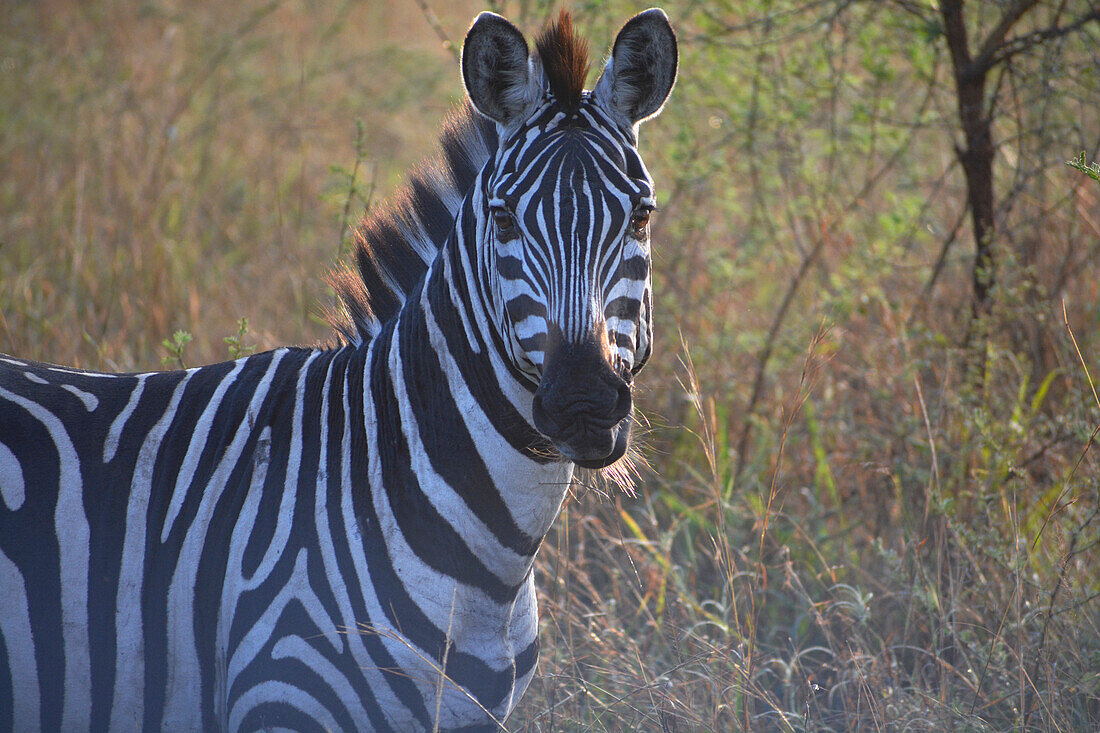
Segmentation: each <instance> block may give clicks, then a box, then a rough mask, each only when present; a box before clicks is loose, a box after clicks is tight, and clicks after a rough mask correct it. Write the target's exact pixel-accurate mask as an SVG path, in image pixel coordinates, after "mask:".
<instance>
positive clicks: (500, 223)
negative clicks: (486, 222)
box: [492, 209, 516, 238]
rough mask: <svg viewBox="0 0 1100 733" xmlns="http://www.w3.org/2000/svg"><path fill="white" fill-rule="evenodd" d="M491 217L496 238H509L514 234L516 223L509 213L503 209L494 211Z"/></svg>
mask: <svg viewBox="0 0 1100 733" xmlns="http://www.w3.org/2000/svg"><path fill="white" fill-rule="evenodd" d="M492 215H493V226H494V227H495V228H496V230H497V236H498V237H505V238H509V237H511V236H512V235H513V234H515V233H516V221H515V219H513V218H512V215H511V214H510V213H508V212H507V211H504V210H503V209H495V210H494V211H493V212H492Z"/></svg>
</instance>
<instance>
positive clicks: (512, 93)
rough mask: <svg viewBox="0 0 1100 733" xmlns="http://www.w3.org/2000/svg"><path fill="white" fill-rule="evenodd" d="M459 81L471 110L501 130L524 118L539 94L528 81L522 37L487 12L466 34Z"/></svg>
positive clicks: (527, 57) (527, 56)
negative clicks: (472, 107)
mask: <svg viewBox="0 0 1100 733" xmlns="http://www.w3.org/2000/svg"><path fill="white" fill-rule="evenodd" d="M462 81H463V83H465V85H466V93H467V94H468V95H470V101H471V102H473V105H474V108H475V109H476V110H477V111H478V112H480V113H481V114H483V115H485V116H486V117H488V118H489V119H491V120H494V121H496V122H497V123H499V124H500V125H503V126H505V127H507V126H509V125H511V124H512V123H514V122H517V121H519V120H520V119H523V118H526V116H527V112H528V110H529V109H530V108H531V107H532V106H533V105H534V103H535V102H537V101H538V99H539V96H540V93H541V88H540V86H539V85H538V84H536V83H535V81H534V80H533V78H532V69H531V61H530V52H529V51H528V49H527V41H526V40H524V38H523V34H522V33H520V31H519V29H518V28H516V27H515V26H514V25H512V24H511V23H510V22H508V21H507V20H506V19H505V18H502V17H501V16H499V15H497V14H496V13H490V12H488V11H486V12H483V13H481V15H479V16H477V19H476V20H474V24H473V25H472V26H470V30H469V31H468V32H467V33H466V40H465V42H464V43H463V44H462Z"/></svg>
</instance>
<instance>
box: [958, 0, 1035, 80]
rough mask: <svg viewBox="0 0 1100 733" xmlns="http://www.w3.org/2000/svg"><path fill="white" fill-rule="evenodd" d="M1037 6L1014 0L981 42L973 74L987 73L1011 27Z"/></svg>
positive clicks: (1026, 0)
mask: <svg viewBox="0 0 1100 733" xmlns="http://www.w3.org/2000/svg"><path fill="white" fill-rule="evenodd" d="M1036 5H1038V0H1016V2H1014V3H1012V5H1010V6H1009V7H1008V9H1007V10H1005V13H1004V15H1002V16H1001V19H1000V20H999V21H997V25H996V26H994V27H993V30H992V31H990V32H989V35H988V36H986V38H985V40H984V41H982V46H981V50H980V51H978V55H977V56H976V57H975V58H974V61H973V64H974V68H973V71H974V73H977V74H984V73H985V72H987V71H989V69H990V68H991V67H992V66H993V64H994V62H995V58H994V57H995V56H996V54H997V51H999V50H1000V49H1001V46H1002V45H1003V44H1004V40H1005V36H1007V35H1008V32H1009V31H1010V30H1012V26H1014V25H1016V23H1017V22H1019V20H1020V18H1022V17H1024V16H1025V15H1027V13H1028V11H1029V10H1031V9H1032V8H1034V7H1035V6H1036Z"/></svg>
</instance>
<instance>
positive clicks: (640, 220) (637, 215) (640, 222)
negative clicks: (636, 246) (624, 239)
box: [630, 209, 652, 239]
mask: <svg viewBox="0 0 1100 733" xmlns="http://www.w3.org/2000/svg"><path fill="white" fill-rule="evenodd" d="M651 213H652V211H651V210H650V209H639V210H638V211H635V212H634V214H633V215H631V217H630V233H631V234H633V235H634V236H635V237H637V238H638V239H641V238H643V237H645V233H646V227H647V226H649V215H650V214H651Z"/></svg>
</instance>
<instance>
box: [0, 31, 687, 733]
mask: <svg viewBox="0 0 1100 733" xmlns="http://www.w3.org/2000/svg"><path fill="white" fill-rule="evenodd" d="M677 53H678V52H677V42H676V36H675V34H674V32H673V30H672V27H671V25H670V23H669V21H668V18H667V17H666V15H665V14H664V13H663V12H662V11H661V10H659V9H651V10H647V11H645V12H643V13H640V14H638V15H636V16H634V17H633V18H631V19H630V20H629V21H628V22H626V24H625V25H624V26H623V27H622V28H621V30H620V31H619V33H618V35H617V36H616V39H615V41H614V44H613V46H612V48H611V51H610V54H609V56H608V60H607V61H606V64H605V66H604V68H603V70H602V73H601V75H600V76H599V78H598V80H597V81H596V83H595V85H594V87H593V88H592V89H591V90H586V89H585V88H584V83H585V78H586V74H587V72H588V69H589V59H588V53H587V43H586V42H585V41H584V40H583V39H582V38H581V37H580V36H579V35H578V34H577V33H576V31H575V29H574V26H573V22H572V19H571V17H570V15H569V14H568V13H566V12H564V11H563V12H562V13H561V14H560V16H559V17H558V18H557V19H556V20H554V21H553V22H551V23H550V24H549V25H548V26H547V27H546V29H545V30H544V31H543V32H542V33H541V34H540V35H539V36H538V37H537V38H536V40H535V49H534V52H532V51H531V50H530V49H529V47H528V45H527V41H526V40H525V38H524V36H523V34H522V33H521V32H520V31H519V29H517V28H516V26H514V25H513V24H512V23H511V22H509V21H508V20H506V19H505V18H503V17H501V16H499V15H495V14H492V13H488V12H486V13H482V14H480V15H479V16H478V17H477V18H476V19H475V21H474V22H473V24H472V25H471V27H470V29H469V31H468V33H467V35H466V38H465V42H464V46H463V53H462V60H461V70H462V78H463V82H464V86H465V90H466V93H467V102H466V103H465V104H464V105H463V106H462V107H460V108H459V109H458V110H457V111H456V112H455V113H453V116H452V118H451V119H450V121H449V122H448V123H447V124H446V125H445V128H444V130H443V132H442V135H441V148H442V155H441V156H440V158H439V160H438V162H437V164H436V165H434V166H424V167H422V168H420V169H418V171H417V172H415V173H414V174H413V175H412V177H411V179H410V182H409V183H408V185H407V188H405V189H404V190H403V192H402V193H399V194H398V195H397V196H396V197H395V199H394V201H393V202H391V203H390V204H389V206H388V208H386V209H385V210H382V211H378V212H375V213H372V214H370V215H369V216H368V217H365V219H364V221H363V222H362V223H361V224H360V225H359V227H358V230H357V231H358V244H357V248H356V251H355V255H354V263H353V264H352V265H351V266H344V267H343V268H342V269H339V270H337V271H336V272H335V273H333V274H332V275H331V282H332V284H333V286H334V288H335V290H336V292H337V294H338V296H339V298H338V306H337V310H336V312H335V313H333V314H332V321H333V325H334V327H335V332H336V339H335V341H334V342H333V343H332V344H330V345H329V346H327V347H324V348H322V347H318V348H301V347H292V348H280V349H276V350H274V351H269V352H266V353H261V354H256V355H251V356H248V357H246V358H241V359H238V360H235V361H230V362H226V363H221V364H213V365H209V366H202V367H197V368H192V369H186V370H182V371H170V372H151V373H133V374H103V373H96V372H91V371H81V370H77V369H70V368H64V367H59V366H53V365H49V364H44V363H37V362H32V361H28V360H24V359H19V358H14V357H3V358H0V731H2V730H17V731H30V730H65V731H70V730H88V729H92V730H124V729H125V730H133V729H162V730H197V729H203V730H257V729H266V728H285V729H295V730H322V729H327V730H384V731H385V730H393V731H415V730H469V731H473V730H484V731H488V730H499V729H500V728H501V727H502V725H503V722H504V721H505V719H506V718H507V717H508V715H509V713H510V712H511V711H512V710H513V708H514V707H515V706H516V703H517V701H518V700H519V698H520V697H521V696H522V694H523V693H524V691H525V689H526V688H527V686H528V683H529V682H530V681H531V679H532V676H533V675H534V673H535V666H536V660H537V656H538V639H537V632H538V609H537V602H536V596H535V586H534V579H533V573H532V566H533V563H534V559H535V555H536V553H537V551H538V549H539V545H540V543H541V542H542V539H543V537H544V536H545V535H546V533H547V532H548V530H549V528H550V526H551V523H552V522H553V521H554V519H555V517H556V515H557V514H558V512H559V510H560V507H561V504H562V501H563V498H564V496H565V493H566V490H567V488H568V486H569V485H570V481H571V480H572V476H573V473H574V470H575V467H577V466H580V467H584V468H591V469H604V468H607V467H611V469H613V468H614V467H616V466H619V465H621V459H622V457H623V455H624V453H625V452H626V449H627V446H628V444H629V441H630V433H631V425H632V421H633V417H632V414H633V403H632V382H633V378H634V376H635V375H636V374H637V372H638V371H639V370H640V369H641V368H642V366H643V365H644V364H645V362H646V360H647V359H648V357H649V355H650V351H651V344H652V296H651V278H650V264H651V257H650V241H649V219H650V215H651V212H652V211H653V210H654V207H655V205H656V204H655V194H654V185H653V181H652V178H651V176H650V174H649V172H648V171H647V169H646V167H645V165H644V164H643V162H642V159H641V157H640V155H639V153H638V150H637V132H638V127H639V124H640V123H641V122H642V121H643V120H646V119H648V118H650V117H652V116H654V115H656V114H657V113H658V112H659V111H660V110H661V108H662V107H663V106H664V104H665V101H666V99H667V98H668V96H669V94H670V92H671V90H672V87H673V85H674V83H675V79H676V74H677V63H678V55H677ZM608 470H610V469H608Z"/></svg>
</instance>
